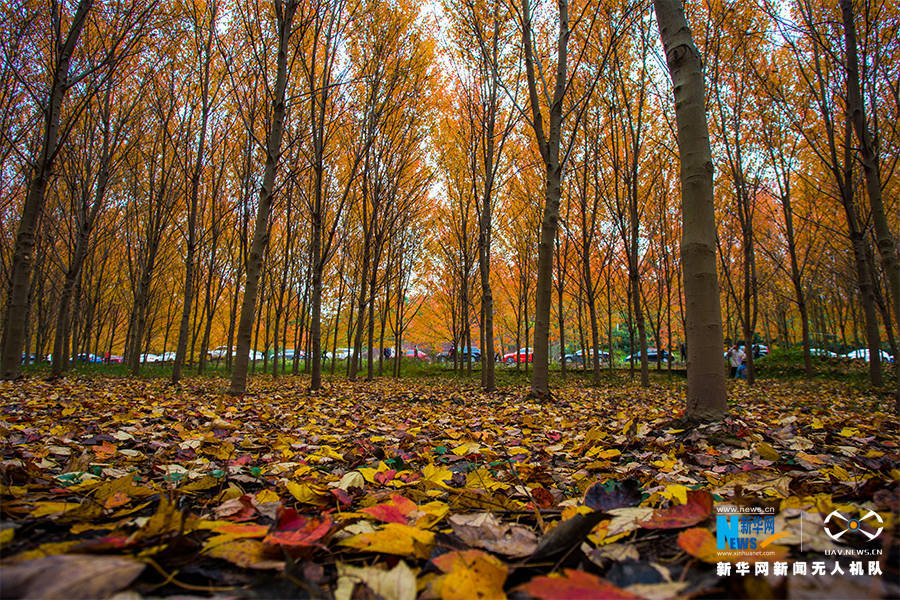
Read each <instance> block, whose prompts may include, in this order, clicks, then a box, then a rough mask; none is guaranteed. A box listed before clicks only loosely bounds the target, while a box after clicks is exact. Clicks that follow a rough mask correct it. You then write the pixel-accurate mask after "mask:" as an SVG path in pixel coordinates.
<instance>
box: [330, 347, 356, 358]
mask: <svg viewBox="0 0 900 600" xmlns="http://www.w3.org/2000/svg"><path fill="white" fill-rule="evenodd" d="M351 354H353V348H335V350H334V353H333V354H332V353H331V352H326V353H325V358H327V359H328V360H332V359H334V360H347V359H348V358H350V355H351Z"/></svg>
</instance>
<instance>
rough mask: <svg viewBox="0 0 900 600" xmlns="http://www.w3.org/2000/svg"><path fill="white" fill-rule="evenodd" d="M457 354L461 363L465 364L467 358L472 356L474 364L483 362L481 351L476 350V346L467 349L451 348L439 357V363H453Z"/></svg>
mask: <svg viewBox="0 0 900 600" xmlns="http://www.w3.org/2000/svg"><path fill="white" fill-rule="evenodd" d="M454 354H456V355H457V356H458V357H459V361H460V362H465V361H466V359H467V358H469V356H470V355H471V357H472V362H477V361H480V360H481V350H479V349H478V348H475V347H474V346H472V347H470V348H468V349H466V348H464V347H462V346H460V347H459V348H450V350H448V351H447V352H441V353H440V354H438V355H437V357H436V358H437V360H438V362H453V356H454Z"/></svg>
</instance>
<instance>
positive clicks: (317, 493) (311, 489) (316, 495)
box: [284, 481, 328, 505]
mask: <svg viewBox="0 0 900 600" xmlns="http://www.w3.org/2000/svg"><path fill="white" fill-rule="evenodd" d="M284 485H285V487H286V488H287V490H288V491H289V492H290V493H291V495H292V496H293V497H294V498H296V499H297V501H298V502H302V503H303V504H318V505H321V504H327V502H328V494H327V493H326V491H325V489H324V488H322V487H319V486H317V485H313V484H309V483H297V482H296V481H288V482H287V483H285V484H284Z"/></svg>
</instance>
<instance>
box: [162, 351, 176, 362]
mask: <svg viewBox="0 0 900 600" xmlns="http://www.w3.org/2000/svg"><path fill="white" fill-rule="evenodd" d="M174 360H175V352H163V353H162V354H160V355H159V362H173V361H174Z"/></svg>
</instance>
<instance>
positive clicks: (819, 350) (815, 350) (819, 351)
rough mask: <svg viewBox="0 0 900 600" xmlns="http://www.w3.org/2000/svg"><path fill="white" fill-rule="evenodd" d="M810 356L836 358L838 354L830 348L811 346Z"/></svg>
mask: <svg viewBox="0 0 900 600" xmlns="http://www.w3.org/2000/svg"><path fill="white" fill-rule="evenodd" d="M809 354H810V356H826V357H828V358H836V357H837V356H838V355H837V354H835V353H834V352H831V351H829V350H825V349H823V348H810V349H809Z"/></svg>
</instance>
